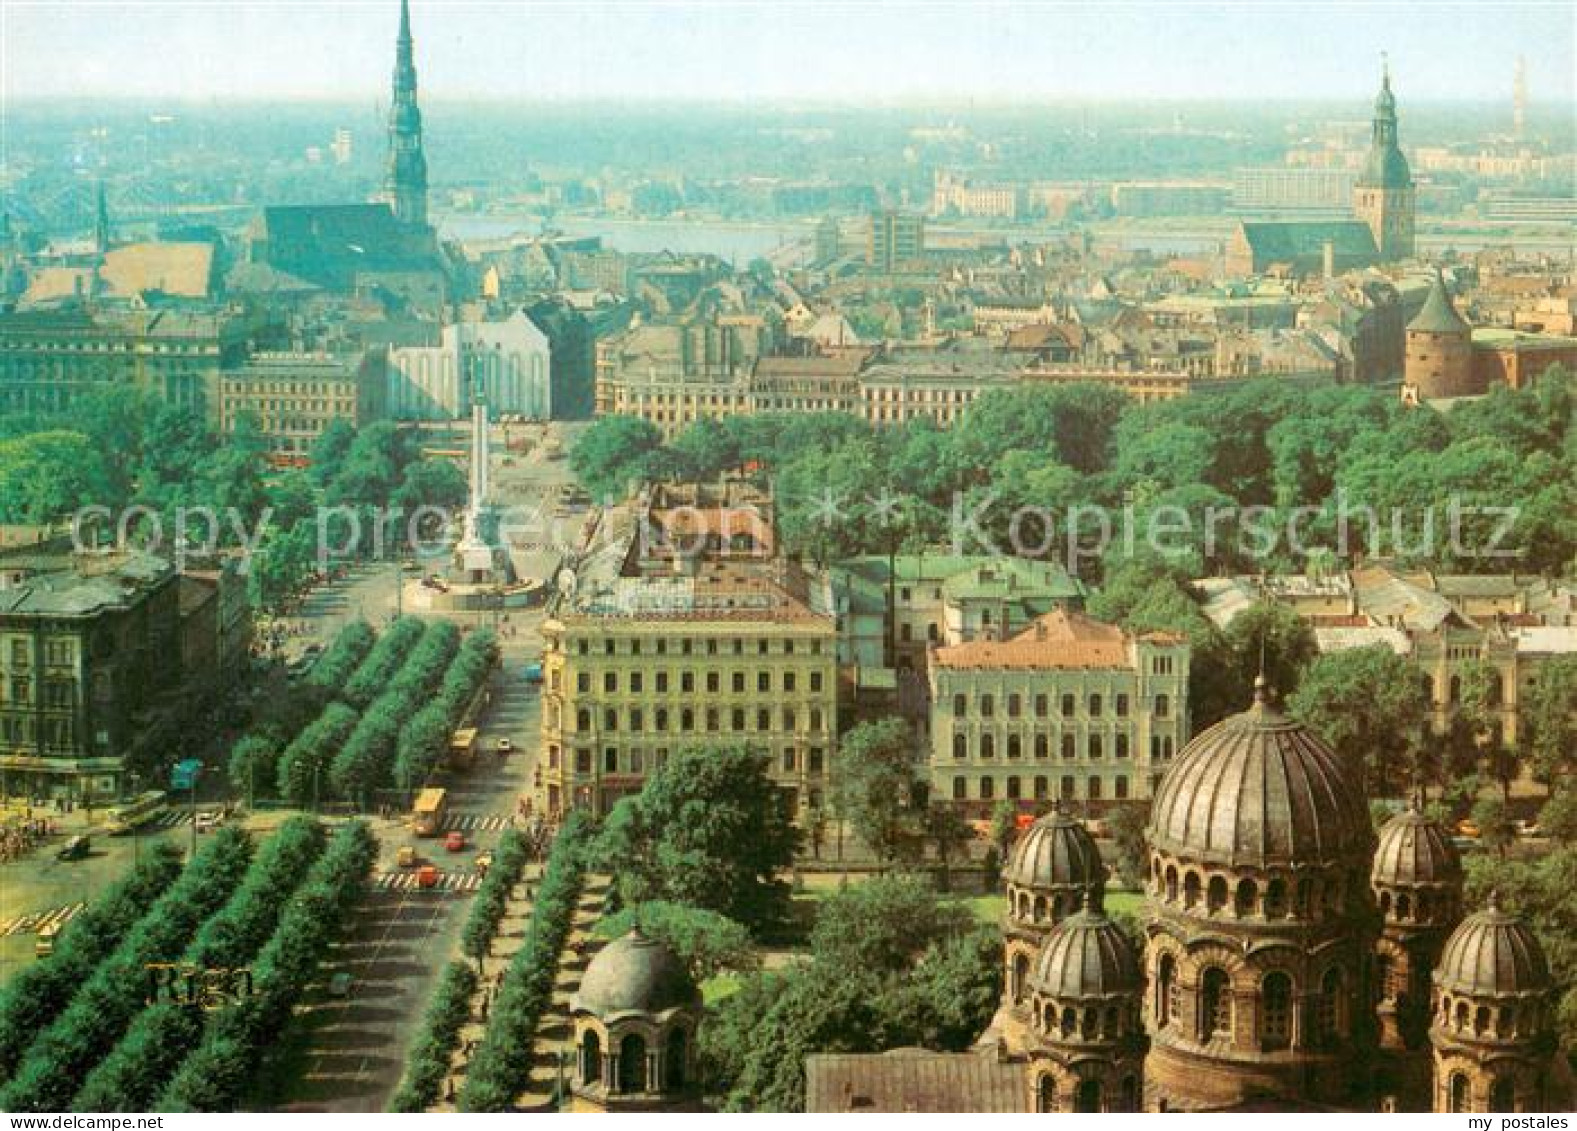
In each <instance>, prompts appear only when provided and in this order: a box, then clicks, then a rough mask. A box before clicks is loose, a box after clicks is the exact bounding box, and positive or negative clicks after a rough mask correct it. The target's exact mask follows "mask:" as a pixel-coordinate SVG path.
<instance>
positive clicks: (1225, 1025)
mask: <svg viewBox="0 0 1577 1131" xmlns="http://www.w3.org/2000/svg"><path fill="white" fill-rule="evenodd" d="M1199 987H1200V990H1199V992H1200V1008H1199V1022H1200V1036H1201V1037H1202V1038H1203V1039H1204V1040H1207V1041H1208V1040H1210V1039H1211V1038H1212V1037H1225V1036H1230V1035H1231V1033H1232V993H1231V981H1230V980H1229V979H1228V978H1227V972H1226V971H1225V970H1223V969H1221V968H1220V967H1219V966H1212V967H1210V968H1209V969H1208V970H1206V971H1205V976H1204V977H1203V978H1202V979H1200V983H1199Z"/></svg>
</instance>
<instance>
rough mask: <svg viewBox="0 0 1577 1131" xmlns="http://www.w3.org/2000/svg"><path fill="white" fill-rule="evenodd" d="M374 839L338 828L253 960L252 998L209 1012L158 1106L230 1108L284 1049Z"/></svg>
mask: <svg viewBox="0 0 1577 1131" xmlns="http://www.w3.org/2000/svg"><path fill="white" fill-rule="evenodd" d="M377 853H378V843H377V841H376V840H375V839H374V837H373V835H372V832H371V830H370V829H369V828H368V827H367V824H366V822H364V821H352V822H350V823H349V824H346V825H343V826H341V828H340V830H339V831H338V832H337V833H335V835H334V838H333V840H332V841H330V842H329V845H328V848H327V849H326V850H325V851H324V852H323V854H322V855H321V856H320V857H319V858H318V860H317V862H316V863H315V864H314V865H313V866H312V868H311V870H310V871H309V872H308V873H307V874H306V879H305V880H304V881H303V883H302V885H301V887H300V888H299V889H297V891H296V892H295V893H294V894H293V895H292V896H291V898H290V900H289V902H288V904H287V905H286V907H285V910H284V912H283V914H281V916H280V918H279V924H278V926H277V927H276V928H275V930H274V933H273V935H272V936H271V937H270V938H269V940H268V942H267V944H265V945H264V947H263V948H262V950H261V951H260V952H259V954H258V958H257V961H256V962H255V963H254V964H253V967H252V970H253V980H254V984H255V986H256V988H257V992H256V993H255V994H254V996H252V997H249V998H246V999H244V1000H243V1001H241V1002H239V1003H238V1004H236V1005H235V1006H233V1007H232V1008H230V1009H227V1010H225V1011H223V1012H221V1013H218V1014H216V1015H215V1016H214V1018H213V1020H212V1023H211V1024H210V1025H209V1026H208V1027H207V1028H206V1030H205V1031H204V1034H203V1040H202V1043H201V1044H200V1045H199V1046H198V1047H197V1048H196V1049H195V1050H193V1052H192V1053H191V1055H190V1056H188V1057H187V1058H186V1060H185V1062H184V1063H183V1064H182V1065H181V1067H180V1069H179V1070H178V1071H177V1072H176V1074H175V1076H174V1077H173V1078H172V1079H171V1081H170V1083H169V1085H168V1087H166V1088H165V1089H164V1091H163V1093H162V1094H161V1096H160V1098H159V1103H158V1105H157V1106H158V1108H159V1110H161V1111H235V1110H238V1109H239V1108H241V1107H242V1106H243V1103H244V1101H245V1100H246V1098H247V1097H248V1095H249V1093H250V1092H251V1090H252V1089H254V1088H255V1087H256V1085H257V1082H258V1081H260V1080H261V1079H263V1077H264V1074H265V1072H266V1071H267V1069H268V1068H269V1067H270V1066H271V1065H272V1064H273V1063H274V1062H275V1060H276V1059H277V1058H278V1057H279V1056H280V1055H281V1052H282V1048H281V1042H280V1040H279V1035H280V1034H281V1033H282V1032H284V1031H285V1028H286V1026H287V1025H288V1024H289V1023H290V1019H291V1015H292V1013H293V1012H294V1010H295V1008H296V1005H297V1003H298V1002H299V1001H300V1000H301V995H302V993H303V992H304V991H305V989H306V987H307V985H308V983H309V982H310V981H311V980H312V978H313V977H314V976H315V975H316V973H317V969H318V964H319V962H320V961H321V960H322V958H323V956H324V954H325V953H327V950H328V947H329V945H330V944H331V943H332V942H333V941H334V939H335V938H336V937H338V934H339V932H340V930H341V928H342V927H343V925H344V924H345V922H346V921H347V918H348V916H349V914H350V911H351V908H352V907H353V906H354V905H355V903H356V901H357V900H358V899H359V898H360V897H361V893H362V889H363V888H364V886H365V884H366V881H367V876H368V874H369V872H370V870H371V868H372V864H373V861H374V860H375V859H376V858H377Z"/></svg>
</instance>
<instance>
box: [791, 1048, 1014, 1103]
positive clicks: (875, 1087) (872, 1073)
mask: <svg viewBox="0 0 1577 1131" xmlns="http://www.w3.org/2000/svg"><path fill="white" fill-rule="evenodd" d="M805 1110H806V1111H807V1112H849V1111H855V1112H895V1113H896V1112H918V1111H936V1112H966V1111H967V1112H1028V1111H1029V1110H1030V1106H1029V1085H1028V1083H1027V1082H1026V1078H1025V1074H1024V1065H1023V1064H1022V1063H1017V1062H1014V1061H1006V1060H999V1059H998V1058H997V1057H996V1056H995V1055H993V1054H991V1053H989V1052H931V1051H930V1050H928V1049H914V1048H903V1049H894V1050H893V1051H891V1052H885V1053H839V1054H833V1053H817V1054H814V1055H812V1056H808V1057H806V1058H805Z"/></svg>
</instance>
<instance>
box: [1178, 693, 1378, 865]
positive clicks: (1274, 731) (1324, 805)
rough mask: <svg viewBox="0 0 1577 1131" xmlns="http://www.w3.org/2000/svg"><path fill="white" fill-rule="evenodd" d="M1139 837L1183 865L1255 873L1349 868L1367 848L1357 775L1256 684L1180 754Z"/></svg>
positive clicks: (1364, 808)
mask: <svg viewBox="0 0 1577 1131" xmlns="http://www.w3.org/2000/svg"><path fill="white" fill-rule="evenodd" d="M1147 836H1148V839H1149V842H1150V845H1151V847H1152V848H1155V849H1157V850H1159V851H1161V852H1166V853H1171V854H1173V855H1176V856H1178V857H1181V858H1183V859H1185V860H1196V861H1200V862H1205V863H1214V864H1221V865H1225V866H1227V867H1240V866H1248V867H1256V868H1266V867H1272V866H1280V867H1287V866H1292V865H1299V864H1334V863H1339V862H1342V863H1345V862H1350V861H1351V860H1353V859H1354V858H1357V857H1363V858H1367V857H1368V855H1369V853H1370V849H1371V846H1372V845H1373V843H1374V834H1373V832H1372V831H1371V827H1370V823H1369V809H1368V805H1367V803H1366V802H1365V800H1364V794H1363V788H1362V786H1361V784H1360V782H1359V779H1358V775H1357V774H1356V773H1354V772H1353V771H1352V770H1351V769H1350V768H1349V767H1347V766H1346V765H1344V764H1343V762H1342V760H1341V759H1340V758H1339V757H1338V756H1337V755H1336V753H1335V752H1334V751H1333V750H1331V748H1330V747H1329V746H1327V745H1325V743H1324V742H1323V741H1321V740H1320V739H1319V738H1318V737H1317V736H1316V735H1315V734H1314V732H1312V731H1311V730H1309V729H1308V728H1307V727H1305V726H1303V725H1302V724H1301V723H1297V722H1294V721H1292V720H1291V719H1289V718H1287V717H1286V716H1285V715H1283V714H1281V712H1280V711H1278V710H1277V709H1276V708H1275V707H1273V706H1272V705H1271V704H1270V702H1269V701H1268V697H1267V695H1266V693H1265V691H1264V689H1263V687H1261V688H1260V689H1258V690H1257V691H1256V693H1255V701H1254V705H1253V706H1252V707H1250V708H1249V709H1248V710H1247V711H1244V712H1243V713H1242V714H1240V715H1234V716H1232V717H1231V718H1229V719H1224V720H1223V721H1221V722H1219V723H1217V724H1216V725H1215V726H1213V727H1211V728H1210V729H1209V730H1207V731H1205V732H1204V733H1203V734H1201V735H1199V736H1198V737H1197V738H1195V739H1194V740H1193V741H1192V742H1190V743H1189V744H1188V745H1187V746H1186V747H1184V748H1183V751H1182V753H1181V754H1179V755H1178V758H1177V762H1176V763H1175V764H1174V765H1173V766H1172V769H1171V770H1170V771H1169V772H1168V773H1167V775H1166V776H1165V777H1164V778H1163V779H1162V780H1161V786H1160V788H1159V789H1158V790H1157V791H1156V796H1155V802H1154V805H1153V806H1152V808H1151V815H1150V828H1149V830H1148V833H1147Z"/></svg>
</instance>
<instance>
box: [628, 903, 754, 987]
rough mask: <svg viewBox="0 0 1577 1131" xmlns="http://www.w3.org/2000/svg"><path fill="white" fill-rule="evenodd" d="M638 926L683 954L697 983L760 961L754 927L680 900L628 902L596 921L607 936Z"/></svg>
mask: <svg viewBox="0 0 1577 1131" xmlns="http://www.w3.org/2000/svg"><path fill="white" fill-rule="evenodd" d="M635 927H639V928H640V930H641V933H642V934H643V935H645V936H646V937H647V938H652V939H657V940H659V941H661V942H663V943H666V944H667V945H668V947H669V948H670V949H671V950H672V951H673V952H674V953H675V954H677V955H678V956H679V957H680V958H682V959H684V962H685V965H686V966H688V967H689V968H690V976H691V977H693V978H694V979H695V980H696V982H697V983H700V982H704V981H706V980H707V979H708V978H711V977H713V976H714V975H716V974H720V973H722V972H724V971H732V972H734V973H740V974H748V973H751V972H753V971H755V970H757V969H759V968H760V966H761V957H760V955H759V954H758V953H757V951H756V946H755V943H754V941H753V940H752V939H751V937H750V932H749V931H748V930H746V929H745V927H744V925H743V924H741V923H736V922H734V920H732V919H730V918H728V917H727V916H726V915H719V914H718V913H717V912H715V911H707V910H705V909H704V908H700V907H687V906H685V905H684V904H682V903H668V902H665V901H663V900H654V901H652V902H650V903H638V904H636V905H635V906H634V907H626V908H625V909H624V910H622V911H618V912H616V913H614V914H613V915H611V916H609V917H607V918H606V919H603V920H602V922H600V923H598V924H597V933H598V934H599V935H602V936H603V937H604V938H614V939H616V938H619V937H620V936H621V935H624V934H625V933H627V932H628V931H630V930H631V929H633V928H635Z"/></svg>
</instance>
